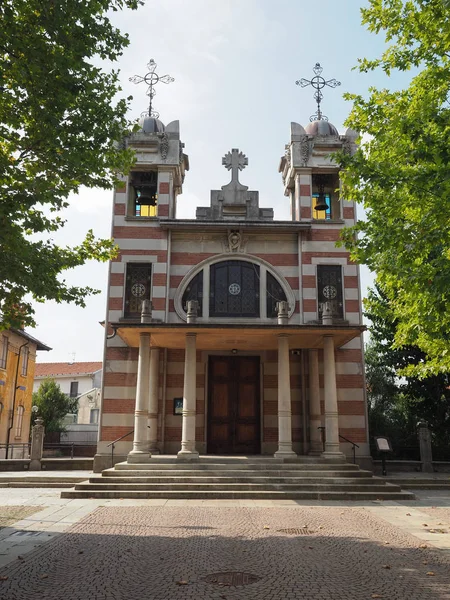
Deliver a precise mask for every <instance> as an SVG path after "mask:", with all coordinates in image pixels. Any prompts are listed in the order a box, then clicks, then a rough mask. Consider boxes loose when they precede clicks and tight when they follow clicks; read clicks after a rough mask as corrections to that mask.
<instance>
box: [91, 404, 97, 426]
mask: <svg viewBox="0 0 450 600" xmlns="http://www.w3.org/2000/svg"><path fill="white" fill-rule="evenodd" d="M98 415H99V409H98V408H91V412H90V414H89V423H90V424H91V425H98Z"/></svg>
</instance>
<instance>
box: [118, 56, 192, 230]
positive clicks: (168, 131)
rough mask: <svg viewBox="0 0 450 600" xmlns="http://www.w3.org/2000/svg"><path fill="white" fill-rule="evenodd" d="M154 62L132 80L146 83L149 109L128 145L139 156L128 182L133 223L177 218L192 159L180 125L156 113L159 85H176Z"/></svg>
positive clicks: (127, 188) (129, 138)
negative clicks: (178, 206) (143, 73)
mask: <svg viewBox="0 0 450 600" xmlns="http://www.w3.org/2000/svg"><path fill="white" fill-rule="evenodd" d="M156 67H157V64H156V63H155V61H154V60H153V59H151V60H150V62H149V63H148V64H147V68H148V73H147V74H146V75H144V76H143V77H141V76H140V75H135V76H134V77H131V78H130V81H132V82H133V83H137V84H138V83H142V82H144V83H146V84H147V86H148V87H147V96H148V97H149V107H148V110H147V111H145V112H144V113H143V114H142V115H141V120H140V121H139V127H140V129H139V130H138V131H137V132H135V133H132V134H131V135H129V136H127V137H126V138H125V140H124V144H125V145H126V147H127V148H132V149H133V150H134V151H135V153H136V163H135V165H134V167H133V168H132V170H131V172H130V174H129V176H128V177H127V178H126V180H125V182H124V183H125V186H126V195H127V196H126V215H125V216H126V218H127V219H130V220H133V219H138V220H145V219H167V218H175V217H176V199H177V196H178V194H180V193H181V192H182V185H183V181H184V176H185V172H186V171H187V170H188V169H189V159H188V157H187V156H186V154H184V152H183V148H184V144H183V143H182V141H181V139H180V124H179V121H172V122H171V123H169V124H168V125H166V126H165V125H164V124H163V123H162V122H161V121H160V120H159V113H158V112H156V111H155V110H153V98H154V96H155V94H156V91H155V86H156V85H157V84H158V83H165V84H169V83H172V82H173V81H174V79H173V77H170V76H169V75H162V76H160V75H158V74H157V73H156Z"/></svg>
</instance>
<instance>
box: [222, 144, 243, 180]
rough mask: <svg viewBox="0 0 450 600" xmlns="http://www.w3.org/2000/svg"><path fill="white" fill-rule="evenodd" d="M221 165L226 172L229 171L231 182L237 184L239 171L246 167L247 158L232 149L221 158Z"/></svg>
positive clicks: (237, 150) (235, 149)
mask: <svg viewBox="0 0 450 600" xmlns="http://www.w3.org/2000/svg"><path fill="white" fill-rule="evenodd" d="M222 164H223V165H224V167H225V168H226V169H227V170H228V171H230V170H231V182H235V183H239V171H242V169H245V167H246V166H247V165H248V158H247V157H246V156H245V154H244V153H243V152H239V149H238V148H233V149H232V150H231V152H227V153H226V154H225V156H224V157H223V158H222Z"/></svg>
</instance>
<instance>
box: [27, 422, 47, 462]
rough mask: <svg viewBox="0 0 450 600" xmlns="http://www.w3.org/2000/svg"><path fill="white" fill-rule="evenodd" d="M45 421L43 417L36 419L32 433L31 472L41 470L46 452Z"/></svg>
mask: <svg viewBox="0 0 450 600" xmlns="http://www.w3.org/2000/svg"><path fill="white" fill-rule="evenodd" d="M44 434H45V428H44V421H43V420H42V419H41V417H38V418H37V419H36V425H34V426H33V429H32V432H31V452H30V459H31V460H30V471H40V470H41V460H42V455H43V452H44Z"/></svg>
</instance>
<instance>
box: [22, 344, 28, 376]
mask: <svg viewBox="0 0 450 600" xmlns="http://www.w3.org/2000/svg"><path fill="white" fill-rule="evenodd" d="M29 355H30V350H29V348H28V346H25V347H24V348H23V350H22V371H21V373H22V375H23V376H26V374H27V373H28V358H29Z"/></svg>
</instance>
